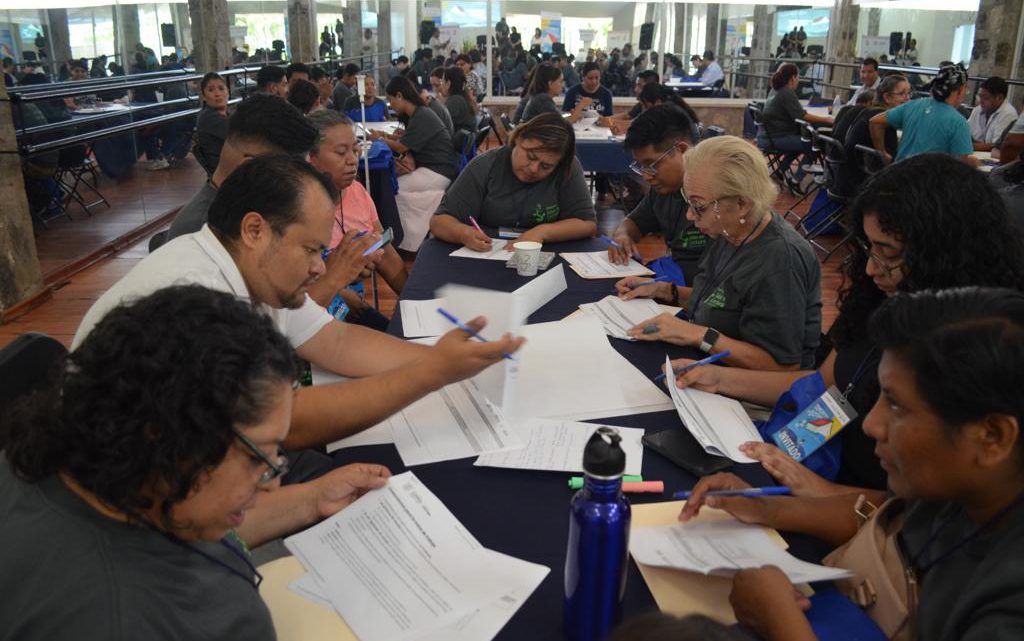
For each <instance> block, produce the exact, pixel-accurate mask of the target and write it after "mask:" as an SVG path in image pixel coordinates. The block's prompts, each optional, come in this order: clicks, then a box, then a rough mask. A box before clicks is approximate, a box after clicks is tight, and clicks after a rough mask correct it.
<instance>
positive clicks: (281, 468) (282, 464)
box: [234, 429, 288, 483]
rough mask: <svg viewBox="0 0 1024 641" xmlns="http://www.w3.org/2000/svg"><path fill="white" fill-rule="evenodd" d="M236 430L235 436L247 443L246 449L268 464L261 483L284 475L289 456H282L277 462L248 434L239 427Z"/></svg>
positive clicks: (261, 476) (243, 443)
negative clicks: (243, 432)
mask: <svg viewBox="0 0 1024 641" xmlns="http://www.w3.org/2000/svg"><path fill="white" fill-rule="evenodd" d="M234 432H235V437H236V438H237V439H238V440H239V441H241V442H242V445H245V447H246V449H248V450H249V451H250V452H251V453H252V455H253V456H255V457H256V458H258V459H259V460H260V461H262V462H263V463H264V464H266V466H267V468H268V469H266V470H264V471H263V473H262V474H260V481H259V482H260V483H270V482H271V481H273V480H274V479H276V478H278V477H280V476H283V475H284V474H285V473H286V472H287V471H288V457H286V456H280V457H278V459H277V461H276V462H275V461H272V460H271V459H270V457H269V456H267V455H266V454H264V452H263V450H261V449H260V448H259V447H257V445H256V444H255V443H253V442H252V440H251V439H250V438H249V437H248V436H246V435H245V434H242V432H241V431H240V430H238V429H235V430H234Z"/></svg>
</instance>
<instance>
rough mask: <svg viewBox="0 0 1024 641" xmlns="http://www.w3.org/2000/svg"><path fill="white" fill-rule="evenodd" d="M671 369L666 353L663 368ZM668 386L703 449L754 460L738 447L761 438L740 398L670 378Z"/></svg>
mask: <svg viewBox="0 0 1024 641" xmlns="http://www.w3.org/2000/svg"><path fill="white" fill-rule="evenodd" d="M671 369H672V362H671V361H670V360H669V358H668V356H666V357H665V371H666V372H668V371H671ZM668 389H669V393H670V394H671V395H672V402H673V403H674V404H675V407H676V411H677V412H678V413H679V418H680V419H682V421H683V425H685V426H686V429H688V430H690V433H691V434H693V437H694V438H695V439H697V442H698V443H700V444H701V447H703V448H704V451H705V452H707V453H708V454H712V455H714V456H725V457H728V458H730V459H732V460H734V461H736V462H737V463H754V462H755V461H754V459H752V458H750V457H749V456H747V455H746V454H744V453H743V452H741V451H740V445H743V444H744V443H747V442H749V441H756V442H761V441H763V440H764V439H762V438H761V434H760V433H759V432H758V431H757V428H756V427H754V423H753V422H752V421H751V420H750V417H749V416H747V413H746V411H745V410H744V409H743V405H742V404H741V403H740V402H739V401H737V400H735V399H732V398H727V397H725V396H721V395H719V394H709V393H707V392H702V391H700V390H695V389H692V388H689V387H687V388H685V389H679V388H678V387H677V386H676V385H675V384H674V383H672V382H669V384H668Z"/></svg>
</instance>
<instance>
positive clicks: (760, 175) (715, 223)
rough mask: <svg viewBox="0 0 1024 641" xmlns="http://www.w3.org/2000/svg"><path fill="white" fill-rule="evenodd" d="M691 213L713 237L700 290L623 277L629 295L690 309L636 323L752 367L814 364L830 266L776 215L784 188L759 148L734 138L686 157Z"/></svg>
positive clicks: (636, 331) (623, 291)
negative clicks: (825, 269) (825, 270)
mask: <svg viewBox="0 0 1024 641" xmlns="http://www.w3.org/2000/svg"><path fill="white" fill-rule="evenodd" d="M683 164H684V176H683V192H684V193H683V197H684V198H685V199H686V201H687V202H688V203H689V207H688V208H687V209H686V214H685V215H686V216H687V218H688V219H689V220H691V221H693V223H694V226H695V227H696V228H697V230H699V231H700V232H701V233H702V234H705V235H706V236H708V237H710V238H711V241H710V243H709V244H708V246H707V249H706V250H705V251H704V255H703V256H702V257H701V259H700V265H699V267H698V272H697V276H696V278H695V279H694V280H693V286H692V287H677V286H676V285H674V284H672V283H654V284H649V285H639V283H641V282H643V281H645V280H647V279H643V278H636V277H630V278H624V279H622V280H621V281H619V282H618V283H616V288H617V289H618V292H619V295H620V296H621V297H622V298H624V299H631V298H636V297H654V298H657V299H659V301H661V302H666V303H668V304H670V305H677V306H682V307H683V308H684V309H686V311H687V313H688V314H689V317H690V319H691V321H692V322H687V321H684V320H682V319H679V318H677V317H675V316H673V315H671V314H662V315H660V316H657V317H655V318H652V319H649V320H647V321H645V322H643V323H641V324H639V325H637V326H636V327H634V328H633V329H632V330H630V335H632V336H634V337H635V338H637V339H639V340H663V341H667V342H670V343H673V344H676V345H684V346H689V347H696V348H699V349H701V350H702V351H704V352H705V353H708V354H713V353H716V352H721V351H726V350H728V351H729V352H730V354H731V355H730V356H728V357H726V358H725V362H726V363H728V364H729V365H733V366H737V367H748V368H753V369H768V370H773V369H801V368H807V367H813V366H814V351H815V349H816V348H817V347H818V341H819V336H820V333H821V266H820V265H819V264H818V260H817V257H816V256H815V255H814V251H813V250H812V249H811V246H810V245H809V244H808V243H807V241H806V240H804V239H803V238H802V237H801V236H800V235H799V234H798V233H797V232H796V230H794V229H793V227H792V226H791V225H789V224H787V223H786V222H784V221H783V220H782V218H781V217H779V216H777V215H775V214H774V213H772V209H771V207H772V204H773V203H774V202H775V197H776V196H777V195H778V189H777V188H776V187H775V183H773V182H772V180H771V177H770V175H769V171H768V165H767V163H766V161H765V159H764V156H763V155H762V154H761V153H759V152H758V151H757V148H756V147H754V146H752V145H750V144H749V143H747V142H746V141H744V140H742V139H741V138H737V137H735V136H718V137H715V138H710V139H708V140H705V141H703V142H701V143H700V144H699V145H696V146H694V147H692V148H690V149H688V150H687V151H686V153H685V154H684V155H683Z"/></svg>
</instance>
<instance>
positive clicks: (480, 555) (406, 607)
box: [285, 472, 547, 641]
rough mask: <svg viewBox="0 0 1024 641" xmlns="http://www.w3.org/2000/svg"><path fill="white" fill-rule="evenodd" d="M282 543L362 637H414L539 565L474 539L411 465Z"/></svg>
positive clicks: (493, 596) (527, 582) (390, 640)
mask: <svg viewBox="0 0 1024 641" xmlns="http://www.w3.org/2000/svg"><path fill="white" fill-rule="evenodd" d="M285 546H286V547H287V548H288V550H289V551H291V552H292V553H293V554H294V555H295V556H296V557H297V558H298V559H299V561H300V562H301V563H302V565H303V566H304V567H305V568H306V570H307V572H308V573H309V574H310V575H312V577H313V579H314V581H315V584H316V588H318V589H317V590H315V592H316V593H317V594H318V595H321V596H322V597H326V600H327V601H329V602H330V603H331V605H332V606H333V607H334V609H335V610H337V611H338V613H339V614H340V615H341V616H342V618H344V620H345V623H346V624H348V626H349V627H350V628H351V629H352V631H353V632H355V634H356V636H358V637H359V639H360V640H361V641H404V640H407V639H422V638H424V637H425V635H426V634H427V633H430V632H434V631H437V629H438V628H440V627H443V626H447V625H450V624H454V623H457V622H459V621H460V620H462V619H464V617H467V616H470V615H473V614H474V613H476V612H477V611H478V610H480V609H483V608H487V606H488V605H489V604H492V603H493V602H495V601H497V600H500V599H502V598H503V597H506V596H509V594H510V592H511V593H517V592H519V591H524V592H525V593H526V594H529V593H530V592H532V591H533V589H534V588H535V587H536V585H537V584H538V583H539V579H538V575H540V578H543V574H546V570H547V568H542V569H541V570H540V571H538V568H537V566H536V565H534V564H532V563H527V562H525V561H520V560H518V559H514V558H512V557H509V556H505V555H502V554H498V553H496V552H493V551H491V550H487V549H485V548H483V547H481V546H480V544H479V542H478V541H477V540H476V539H474V538H473V536H472V535H471V534H470V533H469V532H468V531H466V529H465V528H464V527H463V526H462V525H461V524H460V523H459V521H458V520H457V519H456V518H455V516H454V515H452V513H451V512H449V511H448V509H447V508H446V507H445V506H444V504H443V503H441V501H440V500H439V499H438V498H437V497H436V496H435V495H434V494H433V493H431V492H430V490H428V489H427V487H426V486H425V485H423V484H422V483H421V482H420V481H419V479H418V478H416V476H415V475H414V474H413V473H412V472H406V473H404V474H400V475H398V476H395V477H392V478H391V479H390V480H389V481H388V484H387V485H386V486H385V487H383V488H381V489H379V490H374V491H372V492H369V493H367V494H366V495H365V496H364V497H362V498H361V499H359V500H358V501H356V502H355V503H353V504H352V505H351V506H349V507H347V508H346V509H344V510H342V511H340V512H338V513H337V514H335V515H334V516H332V517H331V518H329V519H327V520H325V521H323V522H321V523H319V524H317V525H315V526H313V527H312V528H310V529H308V530H306V531H304V532H300V533H299V534H296V535H294V536H291V537H288V538H287V539H285ZM482 568H486V571H481V569H482ZM305 591H309V589H308V587H307V589H306V590H304V592H305ZM499 628H500V626H499Z"/></svg>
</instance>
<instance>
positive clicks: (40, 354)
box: [0, 332, 68, 407]
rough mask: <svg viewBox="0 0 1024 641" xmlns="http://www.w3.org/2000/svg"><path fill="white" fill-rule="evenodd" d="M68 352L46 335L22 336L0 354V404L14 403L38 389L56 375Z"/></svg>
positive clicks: (27, 334)
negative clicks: (0, 402)
mask: <svg viewBox="0 0 1024 641" xmlns="http://www.w3.org/2000/svg"><path fill="white" fill-rule="evenodd" d="M67 353H68V350H67V349H66V348H65V347H64V345H62V344H61V343H60V342H59V341H57V340H56V339H54V338H51V337H50V336H47V335H46V334H40V333H38V332H26V333H24V334H22V335H21V336H18V337H17V338H15V339H14V341H13V342H11V344H10V345H8V346H7V347H5V348H3V349H2V350H0V401H2V405H3V406H4V407H10V405H11V403H12V402H14V401H15V400H16V399H18V398H20V397H22V396H27V395H28V394H31V393H32V392H34V391H36V390H37V389H40V388H42V387H43V386H44V385H45V384H47V383H48V382H49V381H50V380H52V379H53V377H54V376H55V375H56V373H57V372H58V368H59V367H60V366H61V365H62V364H63V362H64V358H65V357H66V356H67Z"/></svg>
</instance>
